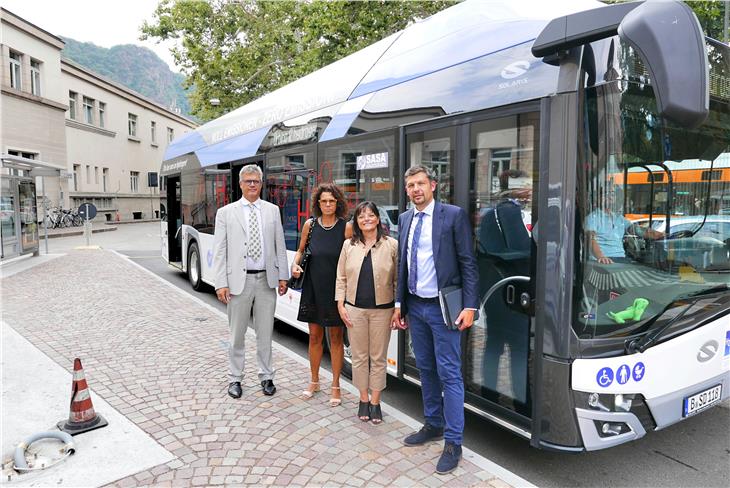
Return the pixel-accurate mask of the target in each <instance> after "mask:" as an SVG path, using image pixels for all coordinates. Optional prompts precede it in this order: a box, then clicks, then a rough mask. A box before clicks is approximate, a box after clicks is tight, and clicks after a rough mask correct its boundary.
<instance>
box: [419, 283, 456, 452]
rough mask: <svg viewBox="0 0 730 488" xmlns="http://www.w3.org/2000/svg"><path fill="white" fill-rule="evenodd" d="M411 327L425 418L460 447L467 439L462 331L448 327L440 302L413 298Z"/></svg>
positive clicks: (445, 437) (448, 440) (446, 439)
mask: <svg viewBox="0 0 730 488" xmlns="http://www.w3.org/2000/svg"><path fill="white" fill-rule="evenodd" d="M406 300H407V303H408V315H407V319H408V328H409V329H410V331H411V340H412V343H413V352H414V353H415V355H416V366H417V367H418V371H419V373H420V375H421V394H422V396H423V416H424V418H425V420H426V423H428V424H429V425H432V426H434V427H439V428H443V429H444V440H445V441H446V442H452V443H454V444H458V445H461V443H462V439H463V437H464V380H463V379H462V376H461V332H460V331H458V330H449V329H447V328H446V324H445V323H444V319H443V317H442V315H441V307H440V306H439V304H438V302H436V303H426V302H422V301H418V300H416V299H414V298H412V297H410V296H408V298H406Z"/></svg>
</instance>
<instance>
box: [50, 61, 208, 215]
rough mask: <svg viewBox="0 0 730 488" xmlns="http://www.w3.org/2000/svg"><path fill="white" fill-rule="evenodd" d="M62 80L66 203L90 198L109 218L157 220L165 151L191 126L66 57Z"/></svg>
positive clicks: (63, 63) (187, 121)
mask: <svg viewBox="0 0 730 488" xmlns="http://www.w3.org/2000/svg"><path fill="white" fill-rule="evenodd" d="M61 84H62V85H63V87H64V89H65V90H66V95H67V97H68V100H67V105H68V107H69V108H68V110H67V112H66V119H65V126H66V144H67V161H68V163H67V164H68V171H69V173H70V176H71V177H70V178H69V179H68V180H67V185H68V195H69V200H70V206H71V207H78V206H79V205H80V204H81V203H84V202H91V203H93V204H94V205H96V207H97V209H98V211H99V214H101V216H100V217H101V218H105V219H107V220H130V219H135V218H144V219H150V218H153V219H154V218H159V211H160V191H159V190H160V188H159V183H160V182H159V171H160V165H161V164H162V158H163V155H164V153H165V149H166V148H167V145H168V144H169V143H170V142H171V141H172V140H173V139H174V138H176V137H178V136H180V135H182V134H184V133H186V132H188V131H190V130H193V129H194V128H195V127H196V126H195V124H194V123H193V122H191V121H189V120H187V119H186V118H184V117H182V116H180V115H178V114H176V113H174V112H172V111H170V110H167V109H165V108H164V107H162V106H160V105H158V104H156V103H154V102H152V101H150V100H149V99H147V98H145V97H143V96H141V95H139V94H137V93H136V92H134V91H131V90H129V89H127V88H125V87H124V86H122V85H120V84H118V83H114V82H112V81H110V80H108V79H106V78H104V77H102V76H100V75H98V74H96V73H94V72H93V71H90V70H88V69H86V68H84V67H82V66H79V65H78V64H76V63H74V62H72V61H69V60H67V59H62V60H61Z"/></svg>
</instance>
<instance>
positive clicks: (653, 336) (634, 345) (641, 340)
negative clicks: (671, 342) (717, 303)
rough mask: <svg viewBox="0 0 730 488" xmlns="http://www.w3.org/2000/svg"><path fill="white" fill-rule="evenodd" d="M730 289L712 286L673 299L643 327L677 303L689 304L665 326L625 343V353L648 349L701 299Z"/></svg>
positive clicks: (723, 285)
mask: <svg viewBox="0 0 730 488" xmlns="http://www.w3.org/2000/svg"><path fill="white" fill-rule="evenodd" d="M729 288H730V287H728V285H727V284H722V285H718V286H713V287H710V288H705V289H704V290H699V291H696V292H692V293H688V294H686V295H682V296H680V297H677V298H675V299H674V300H672V301H671V302H669V303H668V304H667V305H666V306H665V307H664V308H663V309H662V310H661V311H660V312H659V313H658V314H656V315H654V316H653V317H652V318H650V319H649V320H647V321H646V322H644V323H643V324H642V326H643V327H649V326H651V325H652V324H653V323H654V322H656V321H657V320H659V317H661V316H662V315H664V313H665V312H666V311H667V310H669V309H670V308H672V307H673V306H674V305H675V304H676V303H677V302H681V301H684V300H689V303H687V305H686V306H685V307H684V309H683V310H682V311H681V312H680V313H678V314H677V316H676V317H674V318H672V319H671V320H669V321H668V322H667V323H666V324H664V325H662V326H661V327H659V328H658V329H656V330H654V331H652V332H649V333H647V334H646V335H643V336H641V337H637V338H636V339H632V340H630V341H627V343H626V352H628V353H629V354H634V353H636V352H644V351H646V350H647V349H648V348H650V347H651V346H653V345H654V343H655V342H656V341H657V340H658V339H659V337H661V336H662V334H664V332H665V331H666V330H667V329H669V328H670V327H671V326H672V325H673V324H675V323H677V322H678V321H679V320H680V319H681V318H682V317H684V314H686V313H687V311H688V310H689V309H690V308H691V307H692V305H694V304H695V303H697V302H698V301H700V300H701V299H702V298H704V297H706V296H707V295H713V294H715V293H719V292H722V291H727V290H728V289H729Z"/></svg>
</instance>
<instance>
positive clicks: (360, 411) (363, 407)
mask: <svg viewBox="0 0 730 488" xmlns="http://www.w3.org/2000/svg"><path fill="white" fill-rule="evenodd" d="M357 418H359V419H360V420H361V421H363V422H367V421H369V420H370V402H360V405H359V406H358V407H357Z"/></svg>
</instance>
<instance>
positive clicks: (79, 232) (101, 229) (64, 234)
mask: <svg viewBox="0 0 730 488" xmlns="http://www.w3.org/2000/svg"><path fill="white" fill-rule="evenodd" d="M113 230H117V228H116V227H99V228H98V229H91V233H92V234H97V233H99V232H111V231H113ZM82 235H84V231H83V230H72V231H69V232H58V233H54V234H51V233H50V232H49V233H48V238H49V239H55V238H57V237H69V236H82ZM44 238H45V235H43V234H41V235H39V236H38V239H39V240H42V239H44Z"/></svg>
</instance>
